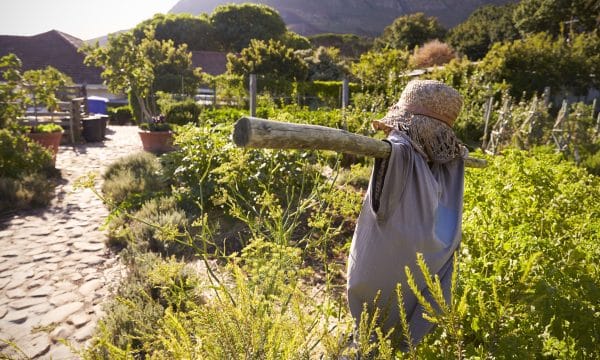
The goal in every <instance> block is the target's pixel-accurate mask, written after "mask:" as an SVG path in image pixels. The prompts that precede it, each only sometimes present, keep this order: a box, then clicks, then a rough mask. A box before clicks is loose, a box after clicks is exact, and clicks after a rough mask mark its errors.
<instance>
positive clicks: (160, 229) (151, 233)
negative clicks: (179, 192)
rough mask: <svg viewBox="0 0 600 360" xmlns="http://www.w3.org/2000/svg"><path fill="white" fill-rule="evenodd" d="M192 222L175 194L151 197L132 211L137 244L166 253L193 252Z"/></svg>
mask: <svg viewBox="0 0 600 360" xmlns="http://www.w3.org/2000/svg"><path fill="white" fill-rule="evenodd" d="M186 230H189V223H188V220H187V217H186V214H185V212H183V210H181V209H179V208H178V207H177V201H176V200H175V199H174V198H172V197H160V198H154V199H151V200H149V201H147V202H145V203H144V205H142V207H141V208H140V210H138V211H137V212H136V213H134V214H133V215H132V222H131V236H132V239H133V241H134V243H135V244H136V245H137V247H138V248H139V249H141V250H144V251H147V250H149V251H153V252H158V253H161V254H165V255H185V254H189V253H191V252H192V250H193V249H192V248H191V247H190V246H189V245H188V244H187V237H186Z"/></svg>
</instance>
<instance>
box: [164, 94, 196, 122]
mask: <svg viewBox="0 0 600 360" xmlns="http://www.w3.org/2000/svg"><path fill="white" fill-rule="evenodd" d="M162 111H163V112H164V114H165V121H167V122H168V123H171V124H176V125H184V124H187V123H197V122H198V118H199V116H200V112H201V108H200V105H198V104H196V102H195V101H194V100H192V99H187V100H184V101H178V102H175V103H172V104H170V105H169V106H167V107H166V109H162Z"/></svg>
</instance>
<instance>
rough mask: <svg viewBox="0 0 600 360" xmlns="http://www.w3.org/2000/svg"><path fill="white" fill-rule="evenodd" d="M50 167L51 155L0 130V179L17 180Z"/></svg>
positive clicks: (21, 137) (18, 135)
mask: <svg viewBox="0 0 600 360" xmlns="http://www.w3.org/2000/svg"><path fill="white" fill-rule="evenodd" d="M49 167H52V155H50V153H49V152H48V151H47V150H46V149H45V148H43V147H42V146H41V145H38V144H37V143H36V142H33V141H31V140H30V139H29V138H27V137H26V136H25V135H21V134H18V133H15V132H12V131H9V130H7V129H0V177H10V178H15V179H17V178H19V177H21V176H24V175H27V174H32V173H37V172H41V171H43V170H44V169H47V168H49Z"/></svg>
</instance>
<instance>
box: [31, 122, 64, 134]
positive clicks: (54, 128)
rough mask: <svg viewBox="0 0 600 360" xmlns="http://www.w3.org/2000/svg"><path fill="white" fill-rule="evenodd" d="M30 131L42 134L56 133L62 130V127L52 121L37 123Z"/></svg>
mask: <svg viewBox="0 0 600 360" xmlns="http://www.w3.org/2000/svg"><path fill="white" fill-rule="evenodd" d="M31 132H32V133H42V134H47V133H57V132H63V128H62V126H60V125H58V124H54V123H49V124H38V125H36V126H34V127H32V128H31Z"/></svg>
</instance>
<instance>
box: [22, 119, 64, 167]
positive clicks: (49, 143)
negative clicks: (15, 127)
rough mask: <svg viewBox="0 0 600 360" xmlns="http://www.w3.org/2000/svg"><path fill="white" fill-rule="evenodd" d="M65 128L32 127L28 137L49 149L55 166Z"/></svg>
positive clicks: (50, 125) (42, 125) (56, 125)
mask: <svg viewBox="0 0 600 360" xmlns="http://www.w3.org/2000/svg"><path fill="white" fill-rule="evenodd" d="M62 134H63V128H62V127H61V126H60V125H58V124H53V123H49V124H38V125H35V126H32V127H31V130H30V131H29V132H28V133H27V136H28V137H29V138H30V139H31V140H33V141H35V142H37V143H39V144H40V145H42V146H43V147H45V148H46V149H48V150H49V151H50V152H51V153H52V161H53V164H56V154H57V153H58V146H59V145H60V139H61V138H62Z"/></svg>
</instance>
